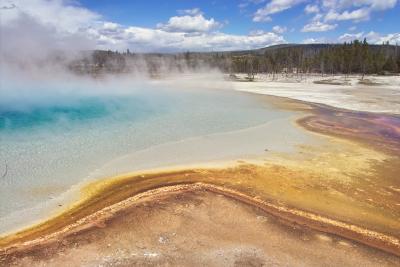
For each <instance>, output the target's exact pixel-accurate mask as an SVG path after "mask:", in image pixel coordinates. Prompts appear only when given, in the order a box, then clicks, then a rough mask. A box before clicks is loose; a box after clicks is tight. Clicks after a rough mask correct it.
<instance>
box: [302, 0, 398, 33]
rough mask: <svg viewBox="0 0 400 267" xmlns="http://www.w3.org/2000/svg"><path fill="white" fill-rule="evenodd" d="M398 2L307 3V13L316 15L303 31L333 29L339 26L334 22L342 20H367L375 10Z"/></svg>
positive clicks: (339, 0)
mask: <svg viewBox="0 0 400 267" xmlns="http://www.w3.org/2000/svg"><path fill="white" fill-rule="evenodd" d="M396 4H397V0H384V1H383V0H321V1H318V2H316V3H314V4H308V5H306V7H305V9H304V11H305V13H306V14H314V17H313V18H311V19H310V23H309V24H307V25H305V26H304V28H303V31H326V30H332V29H334V28H335V27H336V26H337V25H336V24H333V23H334V22H340V21H352V22H361V21H367V20H369V19H370V18H371V16H372V15H373V13H374V12H380V11H384V10H387V9H391V8H394V7H395V6H396ZM322 21H323V22H324V23H323V22H322ZM335 25H336V26H335Z"/></svg>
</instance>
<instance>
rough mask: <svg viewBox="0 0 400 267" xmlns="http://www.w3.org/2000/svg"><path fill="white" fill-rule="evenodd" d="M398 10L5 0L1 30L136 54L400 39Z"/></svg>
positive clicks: (12, 36)
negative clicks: (364, 39) (284, 44)
mask: <svg viewBox="0 0 400 267" xmlns="http://www.w3.org/2000/svg"><path fill="white" fill-rule="evenodd" d="M399 15H400V4H399V3H398V1H397V0H317V1H311V0H237V1H234V0H212V1H199V0H198V1H192V0H164V1H161V0H157V1H156V0H147V1H134V0H132V1H128V0H125V1H123V0H0V26H1V28H0V29H1V32H0V33H1V38H2V39H3V42H2V46H8V47H10V48H14V49H15V48H16V47H17V48H18V47H19V46H18V45H20V46H21V47H23V46H24V45H28V44H35V45H36V48H37V49H39V47H40V46H41V45H42V44H45V43H46V44H47V45H48V44H50V43H51V45H52V46H53V47H54V48H68V47H74V48H78V49H79V48H81V49H93V48H95V49H107V50H108V49H110V50H119V51H124V50H126V49H129V50H130V51H132V52H182V51H222V50H224V51H226V50H243V49H254V48H261V47H266V46H270V45H276V44H282V43H343V42H345V41H352V40H354V39H363V38H366V39H367V41H368V42H369V43H378V44H380V43H382V42H390V43H391V44H396V43H398V44H400V27H399V23H400V18H399ZM36 41H38V42H39V43H38V44H36V43H35V42H36ZM17 42H19V43H20V44H18V45H17Z"/></svg>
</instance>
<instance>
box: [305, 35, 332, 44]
mask: <svg viewBox="0 0 400 267" xmlns="http://www.w3.org/2000/svg"><path fill="white" fill-rule="evenodd" d="M326 42H327V40H326V39H325V38H324V37H320V38H307V39H304V40H303V42H302V43H303V44H322V43H326Z"/></svg>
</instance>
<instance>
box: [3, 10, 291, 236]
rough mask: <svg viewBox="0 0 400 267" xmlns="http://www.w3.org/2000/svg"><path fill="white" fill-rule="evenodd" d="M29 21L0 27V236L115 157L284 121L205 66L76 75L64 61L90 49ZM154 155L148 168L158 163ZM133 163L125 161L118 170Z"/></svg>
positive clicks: (135, 165) (136, 68) (138, 66)
mask: <svg viewBox="0 0 400 267" xmlns="http://www.w3.org/2000/svg"><path fill="white" fill-rule="evenodd" d="M27 21H28V22H29V18H25V21H17V22H16V23H14V24H10V25H7V26H4V25H2V37H3V36H5V35H7V38H8V39H7V41H5V40H6V39H5V38H1V46H2V49H1V61H0V233H4V232H6V231H10V230H15V228H18V227H20V226H21V225H17V224H16V222H19V223H21V222H20V218H21V217H24V218H26V220H25V223H27V222H28V221H30V219H29V218H43V215H45V214H47V215H48V212H49V210H51V208H49V205H48V204H47V203H52V204H55V205H52V207H54V206H56V207H58V205H60V204H61V203H62V204H64V202H63V199H60V196H62V195H63V194H64V193H65V192H68V191H69V190H70V189H71V187H73V186H74V185H77V184H79V183H82V182H83V181H86V180H87V179H89V178H90V179H100V178H104V177H105V176H104V175H102V173H98V170H99V169H101V168H102V167H103V166H105V165H107V166H108V165H110V163H111V162H113V160H115V159H118V158H121V157H124V156H126V155H132V154H135V153H137V152H140V151H143V150H144V149H149V148H152V147H156V146H157V145H161V144H165V143H170V142H177V141H181V140H185V139H187V138H192V137H199V136H207V135H210V134H214V133H222V132H229V131H235V130H238V129H243V128H247V127H251V126H255V125H259V124H262V123H265V122H267V121H269V120H273V119H275V118H280V117H286V116H288V115H287V114H285V113H284V112H280V111H279V112H278V111H276V110H274V109H273V108H271V107H267V106H266V105H265V104H264V103H261V102H260V100H259V99H258V98H255V97H251V96H248V95H244V94H241V93H237V92H236V93H235V92H233V91H231V90H227V89H229V86H228V83H226V82H224V81H223V79H222V75H221V74H220V73H218V72H216V71H214V70H211V69H209V68H207V66H204V67H201V68H199V70H201V73H190V72H189V70H188V69H185V68H182V66H184V65H180V68H179V71H178V70H177V69H170V68H169V67H168V66H169V65H168V64H167V63H165V62H162V61H160V62H156V65H159V66H165V67H161V68H160V69H161V70H162V72H163V73H162V77H163V78H162V79H156V80H152V79H149V77H150V76H151V75H150V73H149V72H148V68H147V67H146V66H145V64H144V62H142V61H140V60H139V61H137V62H134V68H132V69H133V70H134V71H133V72H130V73H124V74H107V73H103V74H102V75H100V76H96V77H95V78H94V77H92V76H89V75H84V74H81V75H77V74H74V73H72V72H71V71H70V70H69V68H68V67H67V66H68V63H69V62H70V61H71V60H74V59H75V58H76V56H77V55H79V49H90V44H89V46H87V45H88V44H87V43H85V46H84V45H81V44H80V42H78V41H79V40H80V41H82V40H81V39H79V38H80V37H79V36H78V37H76V38H78V39H69V40H55V39H53V37H54V36H53V35H52V32H51V30H49V29H46V28H45V26H43V25H38V24H37V23H36V22H35V21H31V22H30V23H27ZM29 29H31V30H32V31H31V33H32V34H30V33H29ZM25 31H28V33H27V34H28V35H26V36H25V37H24V35H23V34H21V33H23V32H25ZM15 33H19V34H15ZM77 40H78V41H77ZM13 43H14V44H17V45H12V44H13ZM58 44H62V45H61V46H60V45H58ZM68 44H71V46H69V45H68ZM74 45H76V46H74ZM22 47H24V50H23V51H22V50H21V53H18V50H19V49H21V48H22ZM66 47H68V49H66ZM54 55H56V56H54ZM153 63H154V62H153ZM244 142H245V140H244ZM199 149H200V147H199ZM216 149H217V148H216ZM153 153H154V157H150V160H149V161H153V160H152V159H153V158H154V162H146V164H150V163H153V165H154V166H158V165H157V164H160V165H162V164H163V162H158V161H156V158H157V155H158V152H157V149H155V150H154V152H153ZM210 153H212V151H210ZM194 154H196V153H194ZM193 156H194V158H195V156H196V155H193ZM171 157H174V155H173V154H171ZM140 164H141V163H139V162H137V161H132V162H130V161H129V162H128V163H127V165H128V166H124V170H125V169H127V170H131V169H132V170H137V169H140V168H141V167H143V166H142V165H140ZM150 165H151V164H150ZM111 166H112V164H111ZM146 166H148V165H146ZM118 172H119V170H118V168H115V174H117V173H118ZM113 174H114V173H113ZM66 202H68V201H66Z"/></svg>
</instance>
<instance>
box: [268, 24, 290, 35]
mask: <svg viewBox="0 0 400 267" xmlns="http://www.w3.org/2000/svg"><path fill="white" fill-rule="evenodd" d="M272 31H273V32H275V33H278V34H282V33H284V32H286V31H287V27H285V26H279V25H275V26H274V27H272Z"/></svg>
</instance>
